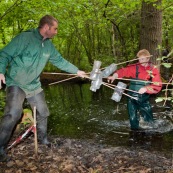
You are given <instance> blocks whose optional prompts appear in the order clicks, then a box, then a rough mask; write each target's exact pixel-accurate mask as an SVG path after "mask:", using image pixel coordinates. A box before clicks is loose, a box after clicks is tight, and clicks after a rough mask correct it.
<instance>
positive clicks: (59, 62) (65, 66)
mask: <svg viewBox="0 0 173 173" xmlns="http://www.w3.org/2000/svg"><path fill="white" fill-rule="evenodd" d="M49 61H50V62H51V63H52V64H53V65H54V66H56V67H57V68H59V69H60V70H63V71H65V72H68V73H74V74H76V73H77V71H78V70H79V69H78V68H77V67H76V66H75V65H73V64H71V63H70V62H69V61H67V60H66V59H64V58H63V57H62V56H61V54H60V53H59V52H58V50H56V48H55V47H54V45H53V44H52V51H51V56H50V59H49Z"/></svg>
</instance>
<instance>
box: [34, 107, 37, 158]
mask: <svg viewBox="0 0 173 173" xmlns="http://www.w3.org/2000/svg"><path fill="white" fill-rule="evenodd" d="M33 112H34V144H35V156H36V157H37V156H38V142H37V125H36V123H37V122H36V106H34V111H33Z"/></svg>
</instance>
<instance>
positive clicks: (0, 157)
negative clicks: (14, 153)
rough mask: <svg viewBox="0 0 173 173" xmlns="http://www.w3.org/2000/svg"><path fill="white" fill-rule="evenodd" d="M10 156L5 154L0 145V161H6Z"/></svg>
mask: <svg viewBox="0 0 173 173" xmlns="http://www.w3.org/2000/svg"><path fill="white" fill-rule="evenodd" d="M9 160H10V157H9V156H8V155H7V153H6V151H5V150H4V147H0V162H8V161H9Z"/></svg>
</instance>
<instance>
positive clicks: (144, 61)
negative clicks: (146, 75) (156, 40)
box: [138, 55, 150, 66]
mask: <svg viewBox="0 0 173 173" xmlns="http://www.w3.org/2000/svg"><path fill="white" fill-rule="evenodd" d="M138 59H139V63H140V64H141V65H142V66H146V65H147V64H148V62H149V60H150V58H149V57H148V56H144V55H141V56H140V57H139V58H138Z"/></svg>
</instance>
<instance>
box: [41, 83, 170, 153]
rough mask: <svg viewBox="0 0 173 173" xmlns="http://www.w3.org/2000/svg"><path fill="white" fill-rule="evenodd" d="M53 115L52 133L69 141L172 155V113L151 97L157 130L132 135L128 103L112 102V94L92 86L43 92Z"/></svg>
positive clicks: (56, 87) (59, 87)
mask: <svg viewBox="0 0 173 173" xmlns="http://www.w3.org/2000/svg"><path fill="white" fill-rule="evenodd" d="M44 89H45V94H46V99H47V103H48V105H49V108H50V112H51V115H50V117H49V124H48V125H49V133H50V134H52V135H59V136H63V137H69V138H77V139H81V138H82V139H91V140H94V141H95V142H98V143H102V144H108V145H111V146H132V147H140V148H141V147H142V148H145V149H149V150H150V149H151V150H158V151H165V152H167V153H170V151H172V142H173V123H172V115H173V110H172V108H171V107H168V106H167V107H163V106H162V105H163V102H162V103H157V104H156V102H155V99H156V97H151V99H150V100H151V103H152V106H153V113H154V117H155V124H157V126H158V128H155V129H153V130H146V131H144V132H136V133H133V132H132V131H131V130H130V126H129V119H128V115H127V107H126V99H127V96H125V95H123V97H122V99H121V101H120V102H118V103H117V102H115V101H113V100H111V96H112V94H113V90H112V89H110V88H108V87H106V86H101V88H100V89H99V90H97V92H92V91H90V84H89V83H87V84H75V83H63V84H58V85H52V86H47V87H45V88H44Z"/></svg>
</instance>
